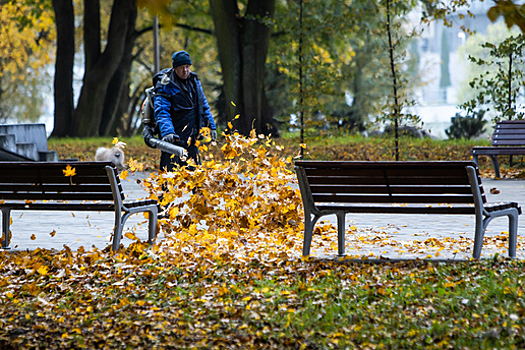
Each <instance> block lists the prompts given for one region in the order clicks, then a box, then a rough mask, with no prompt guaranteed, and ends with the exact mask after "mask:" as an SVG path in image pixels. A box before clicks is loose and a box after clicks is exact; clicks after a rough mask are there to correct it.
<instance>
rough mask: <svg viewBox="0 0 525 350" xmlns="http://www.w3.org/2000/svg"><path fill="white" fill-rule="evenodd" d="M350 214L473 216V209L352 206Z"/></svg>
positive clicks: (331, 207)
mask: <svg viewBox="0 0 525 350" xmlns="http://www.w3.org/2000/svg"><path fill="white" fill-rule="evenodd" d="M318 208H319V209H320V210H327V211H337V210H341V208H345V207H344V206H335V205H319V206H318ZM351 212H352V213H356V214H367V213H368V214H442V215H474V214H475V213H476V209H475V208H474V207H465V206H450V207H449V206H434V207H410V206H406V207H394V206H389V207H385V206H372V205H369V206H364V205H363V206H352V208H351Z"/></svg>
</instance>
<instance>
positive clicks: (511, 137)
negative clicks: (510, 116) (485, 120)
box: [492, 120, 525, 146]
mask: <svg viewBox="0 0 525 350" xmlns="http://www.w3.org/2000/svg"><path fill="white" fill-rule="evenodd" d="M492 146H525V120H505V121H499V122H497V123H496V126H495V127H494V133H493V134H492Z"/></svg>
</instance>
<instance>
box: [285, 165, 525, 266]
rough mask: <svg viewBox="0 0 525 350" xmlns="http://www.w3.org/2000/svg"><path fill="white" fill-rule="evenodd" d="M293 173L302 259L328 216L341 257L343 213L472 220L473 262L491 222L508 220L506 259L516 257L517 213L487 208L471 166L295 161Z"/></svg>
mask: <svg viewBox="0 0 525 350" xmlns="http://www.w3.org/2000/svg"><path fill="white" fill-rule="evenodd" d="M295 170H296V172H297V178H298V180H299V188H300V190H301V197H302V200H303V205H304V217H305V224H304V243H303V255H304V256H307V255H309V254H310V245H311V242H312V236H313V231H314V226H315V223H316V222H317V220H318V219H319V218H320V217H322V216H325V215H330V214H335V215H336V216H337V225H338V242H337V243H338V255H339V256H344V255H345V216H346V214H347V213H376V214H464V215H475V218H476V229H475V234H474V252H473V256H474V257H475V258H479V257H480V256H481V248H482V245H483V236H484V234H485V229H486V228H487V226H488V224H489V222H490V221H491V220H492V219H494V218H496V217H499V216H508V217H509V255H510V256H511V257H515V256H516V242H517V231H518V215H520V214H521V208H520V207H519V206H518V204H517V203H514V202H509V203H493V204H489V203H487V201H486V198H485V193H484V190H483V186H482V184H481V178H480V176H479V172H478V168H477V166H476V164H475V163H474V162H472V161H459V162H448V161H446V162H445V161H430V162H351V161H297V162H295Z"/></svg>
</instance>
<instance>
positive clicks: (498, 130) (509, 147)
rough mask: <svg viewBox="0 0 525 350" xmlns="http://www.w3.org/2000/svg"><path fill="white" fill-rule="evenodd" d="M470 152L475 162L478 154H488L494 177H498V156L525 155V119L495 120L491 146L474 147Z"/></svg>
mask: <svg viewBox="0 0 525 350" xmlns="http://www.w3.org/2000/svg"><path fill="white" fill-rule="evenodd" d="M471 154H472V159H473V160H474V162H475V163H476V164H478V157H479V156H489V157H490V159H491V160H492V164H493V165H494V172H495V173H496V174H495V175H496V177H500V173H499V164H498V156H501V155H510V156H513V155H525V120H507V121H499V122H497V123H496V127H495V128H494V133H493V134H492V147H474V148H473V149H472V151H471Z"/></svg>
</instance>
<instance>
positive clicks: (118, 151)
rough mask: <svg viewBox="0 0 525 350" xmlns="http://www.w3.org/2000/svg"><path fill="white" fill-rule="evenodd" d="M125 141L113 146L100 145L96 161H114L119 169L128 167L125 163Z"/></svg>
mask: <svg viewBox="0 0 525 350" xmlns="http://www.w3.org/2000/svg"><path fill="white" fill-rule="evenodd" d="M124 146H126V144H125V143H124V142H121V141H119V142H117V143H116V144H115V146H114V147H113V148H105V147H99V148H98V149H97V152H96V153H95V161H96V162H112V163H113V164H115V166H116V167H117V168H118V169H121V170H122V169H126V166H125V165H124V151H123V149H124Z"/></svg>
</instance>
